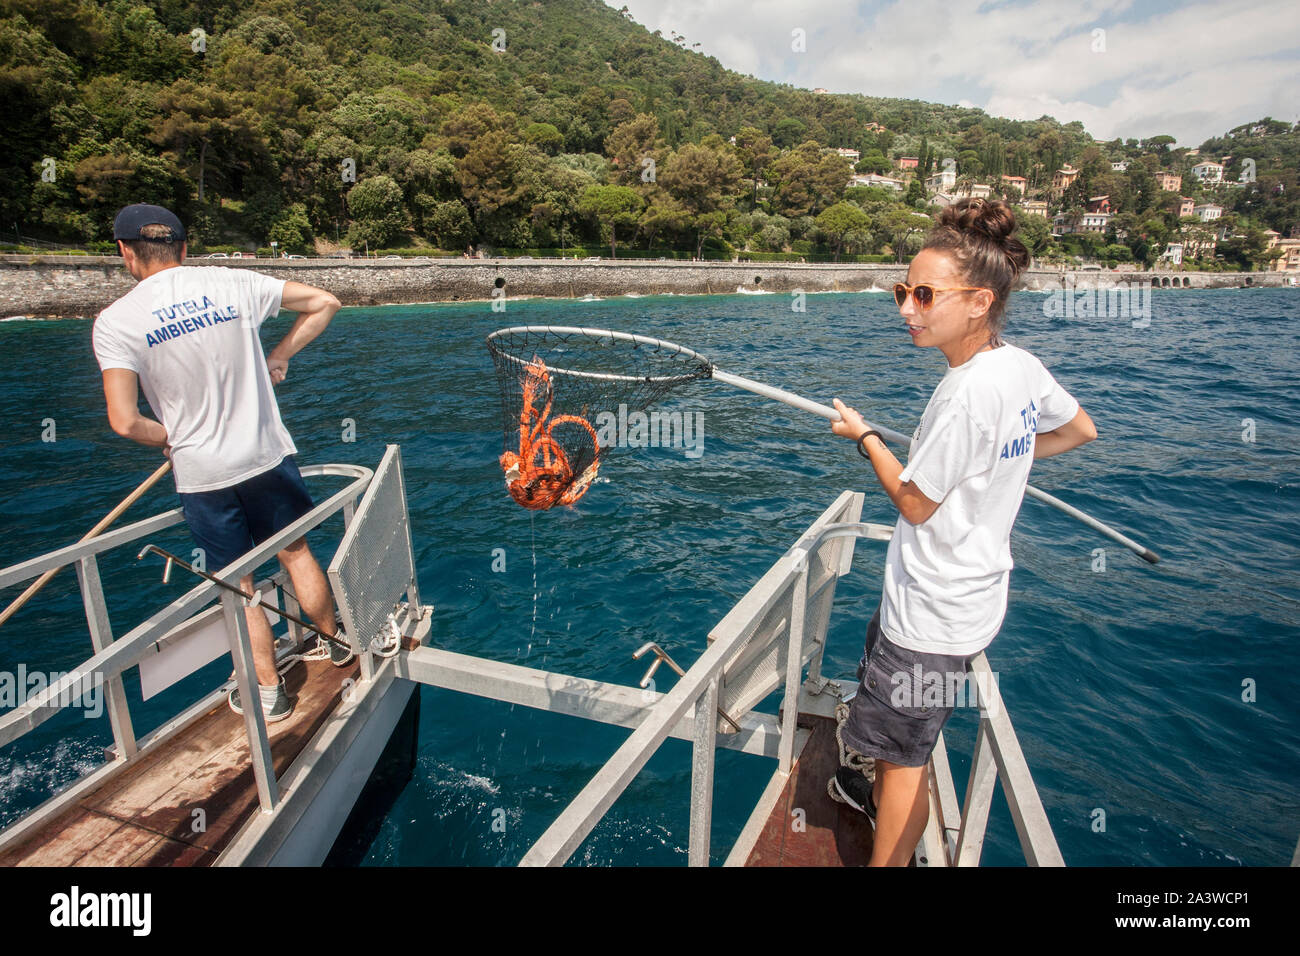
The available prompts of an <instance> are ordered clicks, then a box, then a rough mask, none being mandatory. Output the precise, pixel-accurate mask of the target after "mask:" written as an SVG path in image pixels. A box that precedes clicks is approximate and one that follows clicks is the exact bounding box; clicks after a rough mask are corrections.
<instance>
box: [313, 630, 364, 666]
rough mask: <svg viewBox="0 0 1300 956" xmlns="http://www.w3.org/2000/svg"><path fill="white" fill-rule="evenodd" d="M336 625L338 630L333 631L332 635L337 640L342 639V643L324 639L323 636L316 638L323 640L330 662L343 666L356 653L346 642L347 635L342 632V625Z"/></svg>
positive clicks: (349, 661)
mask: <svg viewBox="0 0 1300 956" xmlns="http://www.w3.org/2000/svg"><path fill="white" fill-rule="evenodd" d="M337 627H338V630H336V631H335V632H334V636H335V637H336V638H337V639H338V640H339V641H342V642H343V643H342V644H340V643H336V642H335V641H326V640H325V638H323V637H320V638H318V640H321V641H324V643H325V645H326V646H327V647H329V649H330V663H331V664H333V665H334V666H335V667H344V666H346V665H347V664H349V663H351V661H352V658H354V657H356V654H354V653H353V652H352V645H351V644H348V643H347V640H348V636H347V635H346V634H344V633H343V626H342V625H341V624H338V625H337Z"/></svg>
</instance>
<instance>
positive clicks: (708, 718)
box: [686, 674, 718, 866]
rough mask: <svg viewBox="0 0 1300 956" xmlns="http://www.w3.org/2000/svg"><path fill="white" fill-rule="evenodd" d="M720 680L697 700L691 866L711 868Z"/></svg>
mask: <svg viewBox="0 0 1300 956" xmlns="http://www.w3.org/2000/svg"><path fill="white" fill-rule="evenodd" d="M717 711H718V678H717V675H716V674H715V675H714V676H713V677H712V678H711V679H710V680H709V682H708V683H707V684H706V685H705V687H704V692H703V693H702V694H700V696H699V697H697V698H696V699H695V742H694V749H693V751H692V753H691V835H690V846H689V848H688V850H687V856H686V862H687V865H688V866H708V865H709V841H710V833H711V831H712V829H713V763H714V756H715V753H716V751H715V746H716V744H715V741H716V738H717V733H718V718H717Z"/></svg>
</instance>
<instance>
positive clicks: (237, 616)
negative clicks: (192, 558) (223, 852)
mask: <svg viewBox="0 0 1300 956" xmlns="http://www.w3.org/2000/svg"><path fill="white" fill-rule="evenodd" d="M221 608H222V611H223V612H224V614H225V618H226V633H227V634H228V635H229V636H230V654H231V656H232V657H233V658H234V659H235V683H236V684H237V685H238V687H239V699H240V701H241V702H242V703H243V705H244V729H245V730H246V731H247V732H248V752H249V755H250V756H251V758H252V762H253V779H254V780H255V781H256V782H257V800H258V803H260V804H261V806H262V812H263V813H271V812H272V811H273V810H275V807H276V804H278V803H279V802H280V785H279V783H278V782H277V781H276V779H275V764H274V763H273V762H272V760H271V741H270V738H269V737H268V735H267V732H266V719H265V718H264V717H263V716H262V705H261V695H260V694H259V693H258V689H257V672H256V670H255V669H254V668H253V646H252V644H251V643H250V642H249V638H248V621H247V619H246V618H245V617H244V607H243V601H242V599H241V598H240V597H239V596H238V595H236V594H234V593H233V592H231V591H222V592H221Z"/></svg>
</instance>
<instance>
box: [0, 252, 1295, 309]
mask: <svg viewBox="0 0 1300 956" xmlns="http://www.w3.org/2000/svg"><path fill="white" fill-rule="evenodd" d="M186 265H195V266H229V267H230V268H235V269H255V270H257V271H259V272H265V273H267V274H269V275H275V276H281V277H283V278H285V279H292V280H296V281H298V282H304V283H307V284H309V285H314V286H320V287H321V288H325V289H329V290H330V291H331V292H333V293H334V294H335V295H337V296H338V297H339V300H340V301H341V302H342V303H343V304H344V305H345V306H363V305H364V306H375V305H401V304H414V303H425V302H469V301H490V300H493V299H500V298H505V299H522V298H539V297H541V298H569V299H580V298H582V297H584V296H599V297H601V298H608V297H611V296H621V295H626V294H628V293H636V294H639V295H663V294H666V293H670V292H671V293H674V294H676V295H709V294H714V295H716V294H729V293H738V292H749V293H755V292H776V293H784V294H792V293H796V292H798V291H801V290H802V291H804V292H862V291H866V290H869V289H871V288H876V289H888V288H890V287H891V286H892V285H893V284H894V283H895V282H898V281H901V280H903V279H905V278H906V275H907V266H906V264H904V265H874V264H873V265H856V264H855V265H838V264H833V263H807V264H805V263H788V262H763V263H754V262H748V263H747V262H683V261H673V260H644V259H643V260H637V259H630V260H622V259H620V260H612V259H611V260H600V261H588V260H569V259H545V260H541V259H531V260H530V259H402V260H396V259H346V260H339V259H187V260H186ZM134 284H135V282H134V280H133V279H132V278H131V277H130V276H129V275H128V274H127V273H126V270H125V269H123V268H122V260H121V259H119V258H117V257H116V256H34V255H6V256H0V316H30V317H61V318H67V317H74V316H82V317H93V316H94V315H96V314H97V313H98V312H99V311H100V310H101V309H103V308H104V307H105V306H106V305H108V304H109V303H110V302H112V301H113V300H114V299H116V298H118V297H119V296H121V295H124V294H125V293H127V292H129V291H130V290H131V288H132V287H133V286H134ZM1117 285H1122V286H1134V287H1143V286H1147V287H1153V288H1190V289H1222V288H1258V287H1280V286H1298V285H1300V277H1297V276H1295V275H1294V274H1289V273H1280V272H1173V271H1167V272H1156V271H1152V272H1142V271H1139V270H1124V269H1119V270H1114V271H1097V270H1077V271H1068V272H1067V271H1062V270H1060V269H1030V270H1029V271H1027V272H1026V273H1025V274H1024V276H1023V278H1022V283H1021V286H1020V288H1023V289H1027V290H1030V291H1044V290H1056V289H1067V288H1073V289H1084V288H1088V287H1110V286H1117Z"/></svg>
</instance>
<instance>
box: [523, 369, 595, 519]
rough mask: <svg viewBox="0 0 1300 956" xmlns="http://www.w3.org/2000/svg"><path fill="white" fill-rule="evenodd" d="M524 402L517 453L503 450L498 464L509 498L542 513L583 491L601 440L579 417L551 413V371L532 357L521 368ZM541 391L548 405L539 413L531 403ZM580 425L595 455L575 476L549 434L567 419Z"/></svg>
mask: <svg viewBox="0 0 1300 956" xmlns="http://www.w3.org/2000/svg"><path fill="white" fill-rule="evenodd" d="M524 371H525V375H524V396H523V398H524V401H523V407H522V408H521V409H520V411H519V452H518V454H516V453H515V452H512V451H507V452H505V453H504V454H503V455H502V456H501V467H502V468H503V469H505V473H506V488H507V489H508V490H509V491H510V497H511V498H514V499H515V501H517V502H519V504H521V505H523V506H524V507H525V508H531V509H532V510H534V511H545V510H546V509H547V508H552V507H554V506H555V505H571V504H573V503H574V502H575V501H577V500H578V499H579V498H581V497H582V496H583V495H585V494H586V493H587V488H589V487H590V486H591V482H592V480H593V479H594V478H595V477H596V471H597V469H598V467H599V463H600V462H599V455H600V444H599V442H597V441H596V430H595V429H594V428H592V427H591V423H590V422H589V421H587V420H586V419H585V418H580V417H579V416H577V415H557V416H556V417H555V418H554V419H552V420H551V421H550V422H549V423H548V422H547V419H548V418H550V415H551V375H550V373H549V372H548V371H547V370H546V363H545V362H543V361H542V360H541V359H540V358H536V357H535V358H534V359H533V361H532V362H530V363H529V364H528V365H527V366H525V368H524ZM539 392H544V393H545V396H546V403H545V405H544V406H543V408H542V410H541V412H540V413H539V412H538V411H537V407H536V405H535V404H534V402H535V401H536V399H537V397H538V393H539ZM566 422H567V423H571V424H574V425H579V426H581V427H582V428H584V429H586V431H587V434H588V435H590V436H591V445H592V452H593V455H594V456H595V457H593V458H592V462H591V464H590V465H588V466H587V468H586V470H585V471H583V473H582V474H581V475H578V476H577V477H575V476H574V474H573V468H572V467H571V466H570V464H569V457H568V456H567V455H566V454H565V453H564V449H563V448H561V447H560V443H559V442H557V441H556V440H555V439H554V438H553V437H552V436H551V429H553V428H555V426H556V425H562V424H565V423H566Z"/></svg>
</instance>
